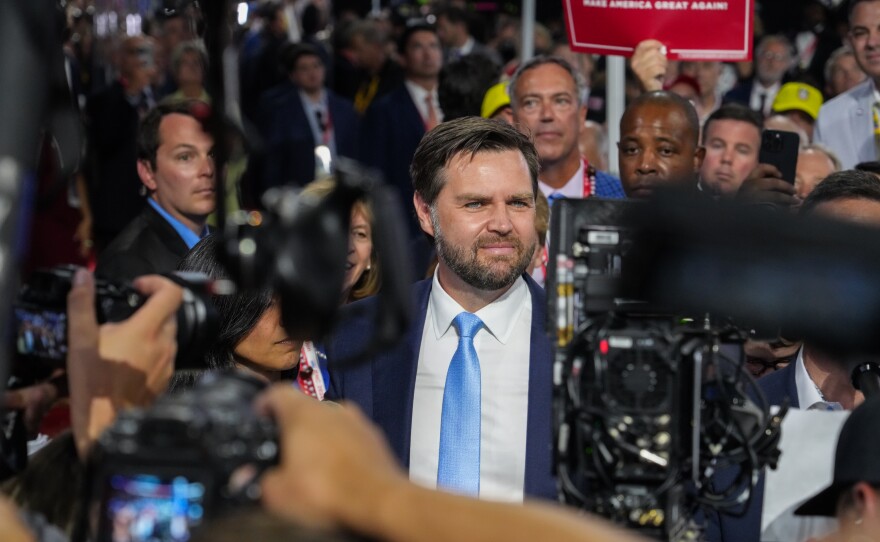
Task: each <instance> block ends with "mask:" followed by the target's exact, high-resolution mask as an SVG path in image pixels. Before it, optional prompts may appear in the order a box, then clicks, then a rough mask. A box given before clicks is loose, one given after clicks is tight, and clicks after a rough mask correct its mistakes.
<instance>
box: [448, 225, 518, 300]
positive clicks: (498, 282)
mask: <svg viewBox="0 0 880 542" xmlns="http://www.w3.org/2000/svg"><path fill="white" fill-rule="evenodd" d="M438 226H439V224H438V223H436V221H435V223H434V246H435V247H436V248H437V257H438V259H439V260H440V261H442V262H443V263H444V264H446V266H447V267H449V269H451V270H452V272H453V273H455V274H456V275H458V276H459V277H460V278H461V280H463V281H465V282H466V283H467V284H469V285H471V286H473V287H474V288H477V289H479V290H485V291H495V290H500V289H502V288H507V287H508V286H510V285H511V284H513V282H514V281H515V280H516V279H517V278H518V277H519V276H520V275H522V274H523V272H524V271H525V270H526V268H528V266H529V264H530V263H531V261H532V256H533V255H534V254H535V246H536V244H535V243H533V244H532V246H531V247H529V248H528V250H526V248H525V247H524V246H523V244H522V241H520V239H519V238H518V237H509V238H508V237H501V236H491V237H483V238H478V239H477V240H476V241H474V244H473V246H472V247H471V248H470V250H468V249H467V248H465V247H457V246H452V245H450V244H449V243H447V242H446V240H445V239H444V237H443V232H442V231H441V230H440V228H439V227H438ZM499 241H503V242H506V243H511V244H512V245H514V247H515V249H516V254H515V255H514V256H513V257H512V258H493V259H492V260H490V262H489V263H486V262H481V261H480V260H478V259H477V257H478V252H479V248H480V247H482V246H485V245H488V244H493V243H496V242H499ZM502 264H506V265H505V266H504V267H503V268H501V269H499V268H498V267H499V265H502Z"/></svg>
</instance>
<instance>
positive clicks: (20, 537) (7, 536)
mask: <svg viewBox="0 0 880 542" xmlns="http://www.w3.org/2000/svg"><path fill="white" fill-rule="evenodd" d="M0 540H3V542H34V535H33V533H31V532H30V531H29V530H28V529H27V527H25V525H24V523H23V522H22V521H21V519H20V518H19V515H18V509H16V508H15V505H14V504H12V503H11V502H9V501H8V500H6V499H5V498H0Z"/></svg>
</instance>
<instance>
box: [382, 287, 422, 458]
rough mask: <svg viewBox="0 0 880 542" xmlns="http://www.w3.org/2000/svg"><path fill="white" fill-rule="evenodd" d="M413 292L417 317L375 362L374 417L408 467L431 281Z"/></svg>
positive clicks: (393, 448)
mask: <svg viewBox="0 0 880 542" xmlns="http://www.w3.org/2000/svg"><path fill="white" fill-rule="evenodd" d="M413 292H414V296H413V297H414V302H415V303H416V310H415V312H414V314H415V315H416V317H415V319H414V320H413V322H412V326H411V327H410V330H409V333H408V334H407V337H406V340H405V341H404V342H403V343H402V344H401V345H400V346H399V347H398V348H395V349H394V350H393V351H392V352H390V353H389V354H388V355H385V356H382V357H379V358H377V359H376V360H375V361H373V364H372V371H373V375H372V376H373V420H374V421H375V422H376V423H377V424H378V425H379V426H380V427H381V428H382V430H383V431H384V432H385V434H386V435H387V436H388V442H389V444H390V445H391V449H392V450H393V451H394V453H395V455H397V457H398V459H399V460H400V462H401V464H402V465H403V466H404V467H405V468H409V448H410V433H411V429H412V406H413V395H414V393H415V385H416V370H417V368H418V365H419V349H420V347H421V344H422V331H423V330H424V327H425V314H426V313H427V309H428V297H429V295H430V293H431V280H423V281H421V282H418V283H416V284H415V286H414V287H413Z"/></svg>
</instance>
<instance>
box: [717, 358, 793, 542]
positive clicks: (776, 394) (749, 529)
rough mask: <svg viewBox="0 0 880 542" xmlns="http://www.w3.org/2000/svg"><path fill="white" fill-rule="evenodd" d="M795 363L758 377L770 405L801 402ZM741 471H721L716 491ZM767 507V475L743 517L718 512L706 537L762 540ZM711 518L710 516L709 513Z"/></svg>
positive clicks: (728, 541) (745, 541)
mask: <svg viewBox="0 0 880 542" xmlns="http://www.w3.org/2000/svg"><path fill="white" fill-rule="evenodd" d="M795 365H796V364H795V363H794V362H792V363H789V364H788V365H787V366H785V367H784V368H782V369H780V370H778V371H776V372H773V373H771V374H769V375H767V376H765V377H763V378H759V379H758V387H759V388H760V389H761V392H762V393H763V394H764V398H765V399H767V403H768V404H770V405H780V406H781V405H782V404H783V403H784V402H785V401H786V400H788V404H789V406H790V407H791V408H800V405H799V404H798V394H797V384H796V382H795ZM738 473H739V470H738V469H737V468H731V469H727V470H725V471H722V472H719V473H718V475H717V477H716V478H715V483H716V484H717V486H716V487H715V489H716V490H719V489H720V490H723V489H726V488H727V487H728V486H729V485H730V484H731V483H732V482H733V480H734V479H735V477H736V475H737V474H738ZM763 507H764V475H763V474H761V476H760V477H759V478H758V483H757V484H756V485H755V487H754V489H752V498H751V500H750V501H749V504H748V507H747V508H746V509H745V513H744V514H743V515H742V516H740V517H736V516H732V515H725V514H719V515H717V516H715V520H714V521H709V523H708V526H707V532H706V538H707V539H708V540H709V541H710V542H722V541H723V542H757V541H758V540H760V539H761V509H762V508H763ZM710 517H711V516H710Z"/></svg>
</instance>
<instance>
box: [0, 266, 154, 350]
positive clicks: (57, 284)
mask: <svg viewBox="0 0 880 542" xmlns="http://www.w3.org/2000/svg"><path fill="white" fill-rule="evenodd" d="M76 269H77V268H76V267H74V266H59V267H54V268H52V269H41V270H38V271H35V272H34V274H33V275H32V276H31V279H30V280H29V281H28V283H27V284H25V285H24V286H22V288H21V292H20V294H19V298H18V300H17V301H16V303H15V305H14V307H13V311H14V318H15V330H16V342H15V344H16V351H17V353H18V355H19V356H22V357H24V358H28V359H35V360H38V361H42V362H45V363H48V364H55V365H63V363H64V360H65V359H66V358H67V294H68V292H70V287H71V285H72V284H73V275H74V274H75V273H76ZM143 303H144V297H143V296H142V295H141V294H140V293H139V292H137V290H135V289H134V288H132V287H131V286H128V285H124V284H114V283H111V282H107V281H104V280H96V281H95V313H96V316H97V318H98V323H104V322H118V321H121V320H124V319H126V318H128V317H129V316H131V315H132V314H133V313H134V312H135V311H136V310H137V309H138V307H140V306H141V305H142V304H143Z"/></svg>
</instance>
